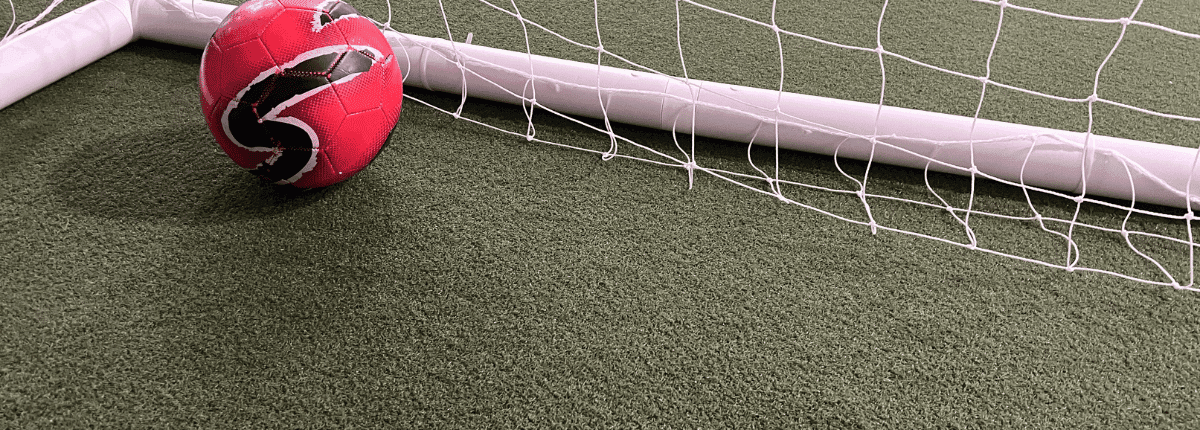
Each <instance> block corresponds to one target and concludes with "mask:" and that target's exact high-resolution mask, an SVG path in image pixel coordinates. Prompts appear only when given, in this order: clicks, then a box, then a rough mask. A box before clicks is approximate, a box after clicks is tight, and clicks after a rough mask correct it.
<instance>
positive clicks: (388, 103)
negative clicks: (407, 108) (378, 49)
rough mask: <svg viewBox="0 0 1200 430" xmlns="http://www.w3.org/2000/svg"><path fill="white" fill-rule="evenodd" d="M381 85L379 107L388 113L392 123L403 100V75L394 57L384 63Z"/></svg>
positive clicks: (398, 114) (397, 116) (398, 115)
mask: <svg viewBox="0 0 1200 430" xmlns="http://www.w3.org/2000/svg"><path fill="white" fill-rule="evenodd" d="M384 65H385V66H386V67H384V69H383V70H384V74H383V85H382V90H381V91H380V93H379V94H380V100H379V107H380V108H381V109H383V110H384V113H387V114H388V118H389V119H390V121H392V122H393V123H394V122H395V121H396V119H397V118H399V117H400V107H401V105H402V104H403V102H404V77H403V74H402V73H401V72H400V66H399V65H398V64H396V59H395V57H393V58H391V60H390V61H388V62H387V63H385V64H384Z"/></svg>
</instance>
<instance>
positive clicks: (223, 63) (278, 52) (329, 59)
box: [200, 0, 403, 188]
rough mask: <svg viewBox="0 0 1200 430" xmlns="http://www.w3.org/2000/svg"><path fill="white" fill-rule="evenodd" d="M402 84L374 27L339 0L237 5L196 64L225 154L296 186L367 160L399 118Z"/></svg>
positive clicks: (319, 182) (259, 0)
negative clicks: (198, 63)
mask: <svg viewBox="0 0 1200 430" xmlns="http://www.w3.org/2000/svg"><path fill="white" fill-rule="evenodd" d="M402 91H403V88H402V78H401V75H400V66H399V64H397V62H396V57H395V55H394V54H393V53H392V47H391V45H389V44H388V42H387V40H386V39H385V38H384V36H383V32H381V31H380V30H379V28H378V27H376V25H375V23H374V22H373V21H371V20H370V19H368V18H367V17H365V16H362V15H359V14H358V11H356V10H355V9H354V8H353V7H351V6H350V5H349V4H346V3H343V2H341V1H340V0H250V1H248V2H246V3H243V4H242V5H241V6H238V7H237V8H236V9H234V10H233V12H232V13H230V14H229V16H228V17H226V18H225V21H223V22H222V23H221V24H220V26H219V27H218V28H217V31H216V33H214V34H213V36H212V38H211V39H209V41H208V45H207V46H206V47H205V48H204V54H203V57H202V58H201V62H200V104H201V106H202V107H203V109H204V118H205V120H206V121H207V122H208V127H209V130H210V131H212V134H213V136H214V137H216V139H217V143H218V144H220V145H221V148H222V149H224V150H225V153H226V154H229V157H230V158H232V159H233V161H234V162H235V163H237V164H238V165H239V166H242V167H243V168H246V169H248V170H250V172H251V173H254V174H256V175H258V176H259V177H261V178H263V179H265V180H267V181H270V182H274V183H277V184H291V185H293V186H296V187H301V188H313V187H323V186H326V185H331V184H334V183H337V182H341V181H343V180H346V179H348V178H350V177H351V176H353V175H354V174H355V173H358V172H359V171H360V170H362V169H363V168H365V167H366V166H367V165H368V164H370V163H371V161H372V160H374V159H375V156H376V155H377V154H379V151H380V150H381V149H383V147H384V146H385V145H386V144H387V140H388V136H389V135H390V134H391V132H392V130H393V129H394V128H395V127H396V121H397V120H398V119H399V118H400V104H401V100H402Z"/></svg>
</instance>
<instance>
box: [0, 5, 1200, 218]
mask: <svg viewBox="0 0 1200 430" xmlns="http://www.w3.org/2000/svg"><path fill="white" fill-rule="evenodd" d="M232 9H233V6H230V5H224V4H218V3H211V2H207V1H203V0H194V1H193V0H97V1H96V2H93V3H91V4H88V5H87V6H84V7H83V8H80V9H78V10H76V11H74V12H71V13H68V14H66V15H64V16H62V17H60V18H57V19H55V20H53V21H51V22H49V23H46V24H44V25H42V26H40V27H37V28H34V29H33V30H30V31H29V32H27V33H25V34H22V35H20V36H18V37H17V38H15V39H14V40H12V41H10V42H9V43H6V44H5V45H3V46H0V82H2V83H3V84H2V85H4V86H3V87H0V88H2V90H0V109H2V108H3V107H5V106H8V105H9V104H11V103H13V102H14V101H16V100H19V99H20V98H22V97H24V96H26V95H28V94H30V93H32V92H34V91H36V90H37V89H40V88H42V87H44V86H46V85H49V84H50V83H52V82H54V81H55V80H57V79H59V78H61V77H63V76H66V75H67V74H69V73H71V72H73V71H74V70H77V69H79V68H80V67H83V66H84V65H87V64H88V63H90V62H92V61H95V60H96V59H99V58H100V57H103V56H104V55H107V54H108V53H111V52H112V51H114V50H116V49H118V48H120V47H121V46H123V45H125V44H126V43H129V42H131V41H133V40H134V39H136V38H138V37H145V38H148V39H154V40H159V41H164V42H168V43H174V44H179V45H182V46H188V47H192V48H201V47H203V46H204V44H205V43H206V41H207V39H208V35H210V34H212V33H213V31H214V30H215V29H216V26H217V24H218V22H219V21H220V19H221V18H223V17H224V16H225V15H227V14H228V13H229V12H230V11H231V10H232ZM386 33H387V36H388V39H389V40H390V41H391V44H392V48H393V50H394V51H395V52H396V54H397V56H398V57H399V59H400V61H401V64H400V65H401V68H402V69H403V70H404V72H405V77H406V79H405V81H406V84H407V85H415V86H419V87H423V88H426V89H430V90H435V91H445V92H451V93H456V94H461V93H462V92H466V94H467V95H468V96H471V97H479V98H483V99H489V100H494V101H500V102H507V103H516V104H520V103H522V102H523V101H524V98H533V97H534V95H535V94H536V102H537V104H538V105H540V106H543V107H545V108H548V109H552V110H555V111H558V112H562V113H566V114H573V115H581V116H588V117H593V118H600V117H603V116H604V115H605V114H607V116H608V118H609V119H610V120H611V121H614V122H622V123H628V124H634V125H640V126H645V127H653V128H658V129H664V130H677V131H680V132H694V133H695V134H696V135H699V136H706V137H713V138H719V139H725V140H731V141H737V142H743V143H755V144H764V145H774V144H776V143H777V142H778V144H779V145H780V146H781V147H785V148H790V149H796V150H801V151H807V152H814V153H820V154H834V153H836V154H837V155H838V156H843V157H848V158H855V159H860V160H866V159H868V158H870V159H872V160H874V161H875V162H880V163H887V164H893V165H900V166H907V167H915V168H924V167H926V166H927V165H928V166H929V168H930V169H931V170H935V171H943V172H951V173H958V174H970V173H971V172H972V169H974V170H975V171H978V172H981V173H985V174H988V175H991V176H994V177H997V178H1000V179H1003V180H1007V181H1012V182H1017V183H1023V184H1026V185H1029V186H1034V187H1040V188H1046V189H1055V190H1063V191H1065V192H1067V193H1080V192H1083V191H1084V189H1085V187H1086V192H1087V193H1088V194H1089V195H1097V196H1105V197H1113V198H1119V199H1126V200H1137V201H1141V202H1148V203H1155V204H1162V205H1168V206H1175V207H1188V203H1189V200H1190V201H1191V203H1192V204H1197V203H1200V197H1198V196H1197V194H1200V190H1192V191H1191V192H1190V198H1189V197H1188V194H1189V193H1188V192H1187V190H1188V189H1189V187H1190V182H1197V184H1196V188H1200V181H1194V179H1196V178H1200V174H1197V172H1195V171H1194V165H1195V163H1194V161H1195V160H1196V157H1197V150H1196V149H1193V148H1183V147H1176V146H1169V145H1162V144H1156V143H1147V142H1139V141H1133V140H1127V139H1117V138H1112V137H1105V136H1095V135H1093V136H1090V137H1087V136H1085V135H1083V134H1081V133H1073V132H1065V131H1060V130H1052V129H1047V128H1041V127H1031V126H1024V125H1018V124H1010V123H1003V122H997V121H988V120H977V121H976V120H972V119H971V118H966V117H959V116H952V115H944V114H937V113H930V112H924V111H916V110H911V109H903V108H896V107H886V106H885V107H883V108H880V107H879V106H877V105H874V104H865V103H857V102H850V101H843V100H835V99H828V98H822V97H814V96H806V95H801V94H791V93H782V94H780V93H778V92H776V91H771V90H763V89H757V88H749V87H742V86H736V85H728V84H721V83H715V82H705V81H698V80H692V81H684V80H682V79H680V78H676V77H668V76H661V75H655V74H651V73H644V72H636V71H630V70H625V69H618V68H612V67H602V66H597V65H596V64H587V63H577V62H571V61H566V60H561V59H556V58H549V57H543V56H537V55H529V54H526V53H519V52H511V51H504V50H499V49H493V48H487V47H482V46H474V45H467V44H463V43H451V42H449V41H446V40H442V39H435V38H427V37H421V36H415V35H408V34H403V33H396V32H390V31H389V32H386ZM456 61H457V62H460V63H461V64H462V65H463V67H462V68H460V66H459V64H458V63H456ZM464 70H465V72H464ZM464 77H465V84H464ZM535 90H536V91H535ZM523 97H524V98H523ZM601 100H603V101H604V102H603V109H602V105H601ZM693 106H695V109H694V111H693ZM693 114H694V117H695V121H693V120H692V118H693ZM877 118H878V120H877ZM776 125H778V132H776ZM776 136H778V138H777V137H776ZM1085 138H1086V144H1085ZM872 140H874V141H875V142H878V143H876V144H874V145H873V144H872ZM972 159H973V160H974V163H973V165H974V168H972V162H971V160H972ZM1085 184H1086V185H1085Z"/></svg>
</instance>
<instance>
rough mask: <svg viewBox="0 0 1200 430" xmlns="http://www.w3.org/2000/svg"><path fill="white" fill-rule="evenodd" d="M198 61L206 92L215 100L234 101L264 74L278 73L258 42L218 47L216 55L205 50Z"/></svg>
mask: <svg viewBox="0 0 1200 430" xmlns="http://www.w3.org/2000/svg"><path fill="white" fill-rule="evenodd" d="M201 61H202V62H203V63H204V66H205V72H204V74H205V76H206V80H207V82H208V87H209V91H210V92H211V93H212V94H213V95H214V96H216V97H228V98H230V99H233V98H235V97H237V96H238V93H239V92H241V91H242V90H243V89H245V88H246V86H247V85H249V84H250V82H251V81H252V80H254V78H256V77H258V76H259V75H260V74H261V73H263V72H264V71H267V70H278V68H277V67H276V66H275V61H274V60H273V59H272V58H271V55H270V54H269V53H268V52H267V47H266V46H264V45H263V43H262V41H261V40H258V39H252V40H250V41H247V42H245V43H242V44H239V45H234V46H230V47H221V48H220V50H219V51H218V50H205V52H204V56H203V59H202V60H201ZM221 109H224V107H221Z"/></svg>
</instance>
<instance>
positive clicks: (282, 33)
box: [260, 9, 346, 64]
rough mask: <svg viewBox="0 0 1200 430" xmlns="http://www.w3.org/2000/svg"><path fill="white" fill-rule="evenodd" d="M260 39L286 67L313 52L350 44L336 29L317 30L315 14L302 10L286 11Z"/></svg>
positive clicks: (279, 62)
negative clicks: (314, 22) (297, 58)
mask: <svg viewBox="0 0 1200 430" xmlns="http://www.w3.org/2000/svg"><path fill="white" fill-rule="evenodd" d="M260 39H262V41H263V44H264V45H266V46H267V51H268V52H270V53H271V56H272V58H274V59H275V62H276V63H277V64H285V63H287V62H289V61H292V60H293V59H295V58H296V56H297V55H300V54H302V53H305V52H308V51H311V50H313V49H317V48H321V47H326V46H336V45H345V44H346V38H345V37H343V36H342V33H341V32H340V31H338V29H337V28H336V27H331V26H324V27H319V28H315V27H314V26H313V12H311V11H304V10H298V9H285V10H284V11H283V12H282V13H280V14H279V16H277V17H275V19H274V20H273V21H271V23H270V24H267V26H266V27H265V28H263V31H262V36H261V37H260Z"/></svg>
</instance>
